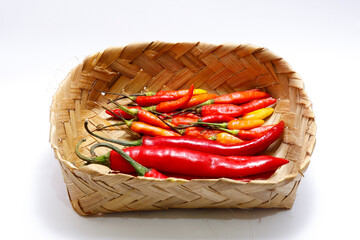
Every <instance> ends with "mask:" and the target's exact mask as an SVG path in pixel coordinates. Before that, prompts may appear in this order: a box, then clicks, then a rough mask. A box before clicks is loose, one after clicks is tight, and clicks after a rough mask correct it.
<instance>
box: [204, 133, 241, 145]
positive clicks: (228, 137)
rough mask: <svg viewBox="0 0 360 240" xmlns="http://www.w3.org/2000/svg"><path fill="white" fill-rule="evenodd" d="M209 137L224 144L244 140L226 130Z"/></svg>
mask: <svg viewBox="0 0 360 240" xmlns="http://www.w3.org/2000/svg"><path fill="white" fill-rule="evenodd" d="M210 139H212V140H215V141H217V142H220V143H224V144H234V143H241V142H243V141H244V140H242V139H241V138H238V137H235V136H234V135H232V134H230V133H226V132H222V133H219V134H216V135H215V136H214V137H213V138H210Z"/></svg>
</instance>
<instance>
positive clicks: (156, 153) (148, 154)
mask: <svg viewBox="0 0 360 240" xmlns="http://www.w3.org/2000/svg"><path fill="white" fill-rule="evenodd" d="M105 144H107V143H98V144H97V146H104V145H105ZM123 151H124V152H125V153H126V154H127V155H129V156H130V157H131V158H132V159H134V160H135V161H136V162H138V163H139V164H141V165H143V166H146V167H147V168H154V169H157V170H158V171H162V172H168V173H175V174H185V175H190V176H197V177H215V178H221V177H227V178H237V177H245V176H249V175H254V174H260V173H265V172H269V171H271V170H275V169H277V168H279V167H280V166H282V165H284V164H286V163H288V160H286V159H283V158H277V157H273V156H267V155H262V156H242V157H240V156H236V157H235V158H229V157H224V156H219V155H214V154H209V153H204V152H199V151H194V150H189V149H183V148H175V147H168V146H136V147H129V148H126V149H124V150H123ZM115 153H116V154H117V152H115ZM115 153H114V154H115ZM124 164H128V162H127V161H124V160H123V156H122V155H117V156H113V158H112V161H111V162H110V168H111V169H113V170H117V171H121V172H124V169H123V167H124Z"/></svg>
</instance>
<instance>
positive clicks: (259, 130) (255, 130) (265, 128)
mask: <svg viewBox="0 0 360 240" xmlns="http://www.w3.org/2000/svg"><path fill="white" fill-rule="evenodd" d="M275 125H276V124H270V125H265V126H260V127H256V128H253V129H251V130H249V131H250V132H253V133H257V134H261V135H262V134H265V133H266V132H267V131H269V130H270V129H271V128H273V127H274V126H275Z"/></svg>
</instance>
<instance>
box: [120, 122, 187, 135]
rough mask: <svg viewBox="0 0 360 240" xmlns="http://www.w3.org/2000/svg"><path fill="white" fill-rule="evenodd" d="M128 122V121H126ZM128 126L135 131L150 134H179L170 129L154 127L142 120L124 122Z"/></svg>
mask: <svg viewBox="0 0 360 240" xmlns="http://www.w3.org/2000/svg"><path fill="white" fill-rule="evenodd" d="M127 122H130V121H127ZM126 125H128V126H129V127H130V129H131V130H133V131H134V132H137V133H142V134H146V135H150V136H164V137H167V136H181V135H180V134H179V133H177V132H174V131H172V130H167V129H163V128H160V127H155V126H152V125H150V124H147V123H143V122H131V123H129V124H128V123H126Z"/></svg>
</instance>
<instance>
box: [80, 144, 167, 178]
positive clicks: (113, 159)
mask: <svg viewBox="0 0 360 240" xmlns="http://www.w3.org/2000/svg"><path fill="white" fill-rule="evenodd" d="M84 141H85V139H82V140H81V141H80V142H79V143H78V144H77V145H76V149H75V153H76V155H77V156H78V157H79V158H80V159H82V160H84V161H86V162H87V163H88V164H90V163H96V164H102V165H105V166H108V167H110V169H113V170H115V171H116V170H119V169H120V168H121V169H124V168H125V169H126V171H125V172H128V173H133V172H134V171H135V172H136V173H137V175H138V176H145V177H153V178H159V179H166V178H167V176H165V175H164V174H162V173H160V172H158V171H157V170H155V169H154V168H151V169H149V168H147V167H144V166H143V165H141V164H140V163H139V162H137V161H135V160H134V159H133V158H132V157H130V156H129V155H128V154H127V153H125V152H124V151H123V150H122V149H120V148H117V147H115V146H113V145H111V144H109V143H98V144H96V145H94V147H95V148H96V147H107V148H110V149H112V151H110V152H109V153H108V154H105V155H102V156H99V157H97V158H89V157H85V156H84V155H82V154H80V152H79V146H80V144H81V143H83V142H84ZM120 159H121V160H120ZM120 162H121V164H120V165H121V166H120V165H118V164H119V163H120ZM125 172H124V173H125Z"/></svg>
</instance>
